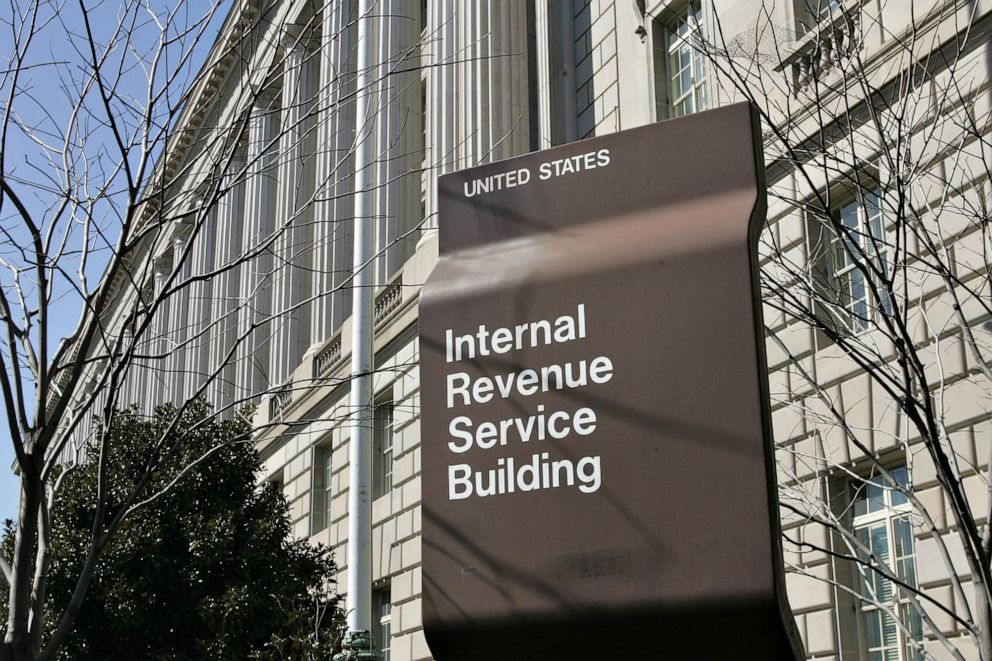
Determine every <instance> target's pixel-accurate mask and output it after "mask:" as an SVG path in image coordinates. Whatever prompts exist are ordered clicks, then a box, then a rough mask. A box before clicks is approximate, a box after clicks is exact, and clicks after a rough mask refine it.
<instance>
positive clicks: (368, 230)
mask: <svg viewBox="0 0 992 661" xmlns="http://www.w3.org/2000/svg"><path fill="white" fill-rule="evenodd" d="M372 3H373V0H359V5H358V44H357V45H358V76H357V88H356V94H355V110H356V112H355V118H356V119H355V124H356V126H355V252H354V265H353V273H354V280H353V286H354V294H353V296H352V309H351V315H352V316H351V319H352V349H351V400H350V404H351V417H352V428H351V442H350V446H349V449H348V460H349V462H350V466H349V486H348V594H347V599H346V604H347V607H348V630H349V638H351V639H352V644H353V645H354V644H355V643H358V640H357V639H360V638H365V639H366V640H367V639H368V638H367V636H368V634H367V633H366V634H365V635H364V636H362V635H359V636H355V634H362V633H363V632H370V631H371V629H372V484H371V482H372V479H371V478H372V465H371V464H372V420H371V417H372V369H373V365H372V332H373V329H372V304H373V287H374V283H373V282H372V257H373V254H372V251H373V246H372V238H373V233H374V228H375V225H374V219H373V217H372V213H371V211H372V210H371V206H372V205H371V191H370V190H369V172H370V170H371V166H372V160H373V152H372V147H373V145H372V124H373V121H374V119H375V113H376V109H377V108H376V106H377V102H376V99H375V95H374V93H373V90H372V86H373V85H374V84H375V82H374V76H373V71H372V57H373V52H372V47H373V39H372V30H373V24H372ZM360 645H361V647H365V645H364V644H360ZM354 646H355V647H356V648H357V647H358V645H354ZM366 649H368V648H367V647H366ZM356 651H358V650H357V649H356Z"/></svg>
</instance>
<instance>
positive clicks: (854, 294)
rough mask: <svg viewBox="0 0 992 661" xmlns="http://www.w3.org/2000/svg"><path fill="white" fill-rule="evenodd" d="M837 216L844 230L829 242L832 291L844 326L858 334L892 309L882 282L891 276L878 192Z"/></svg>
mask: <svg viewBox="0 0 992 661" xmlns="http://www.w3.org/2000/svg"><path fill="white" fill-rule="evenodd" d="M837 214H838V220H839V221H840V225H841V228H842V231H840V232H838V233H835V234H834V236H832V237H831V240H830V253H831V255H832V259H833V264H832V267H833V278H832V289H833V293H834V294H835V295H836V303H837V307H838V308H839V309H840V311H841V313H842V316H844V317H845V318H844V320H843V321H844V323H845V325H847V326H848V327H849V328H850V329H851V330H852V331H855V332H859V331H863V330H865V329H867V328H868V326H869V325H870V324H871V322H872V321H874V320H875V315H876V314H877V313H878V312H888V311H889V309H890V308H891V302H890V300H889V298H888V296H887V294H886V293H885V292H886V288H885V285H884V283H883V278H885V277H887V275H888V255H887V251H886V248H885V235H884V228H883V222H884V221H883V217H882V211H881V205H880V204H879V195H878V192H877V191H876V192H870V193H865V194H862V195H860V199H855V200H852V201H850V202H848V203H847V204H845V205H844V206H842V207H841V208H840V209H839V210H838V211H837ZM872 284H873V285H874V286H875V290H876V292H877V295H876V294H875V293H873V292H872V287H871V286H870V285H872Z"/></svg>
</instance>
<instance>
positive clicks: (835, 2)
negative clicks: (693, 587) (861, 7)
mask: <svg viewBox="0 0 992 661" xmlns="http://www.w3.org/2000/svg"><path fill="white" fill-rule="evenodd" d="M809 2H810V5H811V7H810V10H811V12H812V14H813V16H814V17H815V18H816V20H817V21H825V20H826V19H828V18H830V17H831V16H833V14H834V12H835V11H837V10H838V9H840V0H809Z"/></svg>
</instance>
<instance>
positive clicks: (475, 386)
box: [448, 356, 613, 409]
mask: <svg viewBox="0 0 992 661" xmlns="http://www.w3.org/2000/svg"><path fill="white" fill-rule="evenodd" d="M612 378H613V361H611V360H610V359H609V358H607V357H606V356H596V357H595V358H593V359H592V360H590V361H588V362H587V361H586V359H585V358H583V359H582V360H579V361H577V362H574V363H573V362H567V363H563V364H561V365H558V364H553V365H545V366H543V367H540V368H537V369H531V368H527V369H523V370H520V371H519V372H507V373H506V374H496V375H494V376H480V377H476V378H475V379H474V380H473V379H472V377H470V376H469V375H468V374H467V373H465V372H455V373H454V374H449V375H448V408H449V409H450V408H452V407H453V406H454V405H455V404H456V402H459V403H461V404H464V405H465V406H468V405H469V404H471V403H472V402H475V403H477V404H485V403H487V402H490V401H492V398H493V397H494V396H495V395H499V396H500V397H501V398H502V399H507V398H508V397H510V396H511V395H514V394H519V395H521V396H523V397H530V396H531V395H536V394H537V393H539V392H548V391H549V390H565V389H571V388H581V387H583V386H587V385H589V384H590V383H597V384H602V383H606V382H607V381H609V380H610V379H612Z"/></svg>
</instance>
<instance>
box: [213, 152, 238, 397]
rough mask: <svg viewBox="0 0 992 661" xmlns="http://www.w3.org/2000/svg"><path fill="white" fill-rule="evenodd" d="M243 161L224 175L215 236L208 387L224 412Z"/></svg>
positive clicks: (230, 385) (230, 379)
mask: <svg viewBox="0 0 992 661" xmlns="http://www.w3.org/2000/svg"><path fill="white" fill-rule="evenodd" d="M243 168H244V161H243V157H242V156H241V155H236V156H235V157H234V158H232V159H231V162H230V165H229V166H228V172H227V173H226V174H225V175H224V183H223V186H224V188H225V191H224V193H223V195H222V196H221V197H220V199H219V200H218V203H217V229H218V231H217V237H216V240H215V256H214V259H215V267H216V269H217V270H218V273H217V276H216V277H215V278H214V285H213V296H212V299H211V301H210V307H211V323H212V326H211V332H210V359H209V361H208V365H209V367H210V370H211V371H213V372H216V374H217V376H216V378H215V380H214V382H213V384H212V387H211V389H210V390H211V400H212V401H213V402H214V404H215V406H217V408H218V410H220V411H222V412H223V413H224V414H225V415H227V414H228V412H229V409H230V408H231V406H232V405H233V404H234V403H235V394H234V382H235V378H236V370H235V362H234V361H235V358H234V356H233V355H231V352H232V351H233V350H234V348H235V342H236V340H237V328H238V318H237V317H238V301H239V299H240V290H239V278H240V275H241V268H240V264H239V263H238V262H239V259H240V257H241V254H242V252H241V251H242V249H243V245H242V241H241V233H242V225H243V218H244V198H243V194H244V190H243V186H242V182H243V175H244V173H243Z"/></svg>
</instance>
